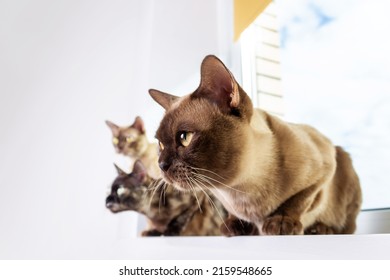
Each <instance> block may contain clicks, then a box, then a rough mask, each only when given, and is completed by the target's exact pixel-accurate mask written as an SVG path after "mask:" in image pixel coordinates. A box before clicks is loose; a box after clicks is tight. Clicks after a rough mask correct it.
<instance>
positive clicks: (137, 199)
mask: <svg viewBox="0 0 390 280" xmlns="http://www.w3.org/2000/svg"><path fill="white" fill-rule="evenodd" d="M115 168H116V170H117V172H118V176H117V177H116V178H115V180H114V182H113V183H112V185H111V191H110V194H109V195H108V196H107V198H106V207H107V208H108V209H109V210H111V212H113V213H117V212H121V211H126V210H133V211H137V212H139V211H140V210H142V209H143V206H144V204H145V203H144V202H143V198H144V196H145V194H146V192H147V191H148V187H147V182H146V181H147V175H146V169H145V167H144V165H143V164H142V162H141V161H140V160H137V161H136V162H135V163H134V167H133V171H132V172H131V173H130V174H126V172H124V171H123V170H121V169H120V168H119V167H118V166H116V165H115Z"/></svg>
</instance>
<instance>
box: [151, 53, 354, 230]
mask: <svg viewBox="0 0 390 280" xmlns="http://www.w3.org/2000/svg"><path fill="white" fill-rule="evenodd" d="M149 93H150V95H151V96H152V98H153V99H154V100H155V101H156V102H158V103H159V104H160V105H161V106H162V107H163V108H164V109H165V110H166V112H165V116H164V117H163V119H162V121H161V123H160V127H159V128H158V130H157V132H156V138H157V139H158V141H159V146H160V152H159V166H160V168H161V170H162V171H163V172H162V173H163V178H164V180H165V181H166V182H167V183H169V184H172V185H173V186H175V187H176V188H177V189H180V190H188V189H189V188H191V186H192V185H193V183H194V182H195V184H196V185H197V187H198V188H201V189H206V188H207V189H209V190H210V191H211V192H212V193H213V194H214V195H215V196H216V197H217V198H218V199H219V200H220V201H221V202H222V203H223V205H224V206H225V208H226V209H227V210H228V211H229V213H230V215H229V217H228V219H227V220H226V221H225V224H226V225H227V226H228V227H227V228H226V227H225V226H222V227H221V230H222V232H223V234H225V235H227V236H232V235H238V234H241V233H242V229H241V222H239V221H238V219H242V220H244V221H247V222H249V223H251V224H252V225H255V226H256V227H257V229H258V232H259V233H260V234H265V235H279V234H304V233H307V234H325V233H353V232H354V231H355V228H356V223H355V220H356V216H357V215H358V213H359V209H360V206H361V200H362V198H361V189H360V184H359V179H358V176H357V174H356V173H355V171H354V169H353V166H352V162H351V159H350V157H349V155H348V154H347V153H346V152H345V151H344V150H343V149H342V148H340V147H335V146H334V145H333V144H332V143H331V141H330V140H329V139H328V138H326V137H325V136H324V135H322V134H321V133H320V132H318V131H317V130H316V129H315V128H313V127H310V126H307V125H300V124H291V123H287V122H285V121H283V120H281V119H279V118H277V117H275V116H272V115H270V114H268V113H266V112H265V111H263V110H260V109H254V108H253V105H252V102H251V100H250V98H249V96H248V95H247V94H246V93H245V92H244V90H243V89H242V88H241V87H240V85H239V84H238V83H237V82H236V80H235V79H234V77H233V75H232V74H231V73H230V71H229V70H228V69H227V68H226V66H225V65H224V64H223V63H222V62H221V61H220V60H219V59H218V58H216V57H215V56H207V57H206V58H205V59H204V60H203V62H202V65H201V82H200V85H199V87H198V88H197V89H196V90H195V91H194V92H193V93H192V94H189V95H186V96H183V97H176V96H173V95H170V94H167V93H163V92H160V91H157V90H150V91H149ZM249 230H251V231H252V232H256V231H253V228H250V227H249Z"/></svg>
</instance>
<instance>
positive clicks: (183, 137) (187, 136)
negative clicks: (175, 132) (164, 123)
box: [180, 132, 194, 147]
mask: <svg viewBox="0 0 390 280" xmlns="http://www.w3.org/2000/svg"><path fill="white" fill-rule="evenodd" d="M193 136H194V133H193V132H181V133H180V142H181V144H182V145H183V146H184V147H187V146H188V145H189V144H190V143H191V140H192V137H193Z"/></svg>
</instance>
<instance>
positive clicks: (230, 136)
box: [149, 56, 253, 190]
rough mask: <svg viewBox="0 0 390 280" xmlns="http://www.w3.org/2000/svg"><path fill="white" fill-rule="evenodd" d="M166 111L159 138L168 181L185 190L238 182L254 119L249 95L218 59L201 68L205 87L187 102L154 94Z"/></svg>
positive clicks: (186, 100) (182, 99) (209, 57)
mask: <svg viewBox="0 0 390 280" xmlns="http://www.w3.org/2000/svg"><path fill="white" fill-rule="evenodd" d="M149 93H150V95H151V96H152V98H153V99H154V100H155V101H156V102H157V103H159V104H160V105H161V106H162V107H163V108H164V109H165V110H166V112H165V115H164V118H163V119H162V121H161V123H160V126H159V128H158V130H157V133H156V138H157V140H158V141H159V146H160V148H159V166H160V168H161V170H162V173H163V178H164V179H165V181H166V182H167V183H170V184H173V185H174V186H175V187H176V188H178V189H181V190H189V189H191V188H193V187H194V186H195V187H200V188H206V187H211V185H215V186H221V185H226V184H230V183H232V181H233V180H234V178H236V177H237V174H238V173H239V172H240V170H239V169H240V168H238V167H237V164H236V163H237V162H240V161H241V158H242V150H243V149H245V147H244V145H245V143H244V142H243V141H242V139H243V138H244V137H246V135H247V133H248V126H249V123H250V119H251V116H252V114H253V106H252V102H251V101H250V99H249V97H248V95H247V94H246V93H245V92H244V91H243V90H242V89H241V87H240V86H239V85H238V83H237V82H236V80H235V79H234V77H233V75H232V73H231V72H230V71H229V70H228V69H227V68H226V66H225V65H224V64H223V63H222V62H221V61H220V60H219V59H218V58H216V57H215V56H207V57H206V58H205V59H204V60H203V62H202V65H201V82H200V85H199V87H198V88H197V89H196V90H195V91H194V92H193V93H192V94H189V95H186V96H183V97H177V96H174V95H171V94H167V93H163V92H160V91H157V90H153V89H151V90H149Z"/></svg>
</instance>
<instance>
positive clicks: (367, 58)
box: [276, 0, 390, 208]
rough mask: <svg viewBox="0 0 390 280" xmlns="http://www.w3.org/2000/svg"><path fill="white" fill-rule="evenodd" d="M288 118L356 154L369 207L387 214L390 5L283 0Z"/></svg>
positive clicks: (280, 0)
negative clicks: (382, 209) (307, 124)
mask: <svg viewBox="0 0 390 280" xmlns="http://www.w3.org/2000/svg"><path fill="white" fill-rule="evenodd" d="M276 4H277V6H278V11H280V16H279V22H280V30H281V39H282V51H281V65H282V82H283V94H284V97H285V100H286V110H287V112H286V118H287V119H288V120H290V121H294V122H302V123H309V124H312V125H314V126H315V127H317V128H318V129H320V130H321V131H322V132H323V133H325V134H326V135H328V136H329V137H330V138H331V139H332V140H333V141H334V142H335V144H337V145H341V146H343V147H345V148H346V149H347V150H348V152H350V153H351V154H352V157H353V160H354V164H355V167H356V169H357V171H358V174H359V176H360V179H361V183H362V187H363V192H364V208H378V207H390V187H389V186H388V184H389V183H388V174H387V173H388V172H387V170H388V166H389V165H388V160H389V159H390V144H389V143H390V51H389V50H390V37H389V36H387V34H389V29H390V17H389V16H388V11H389V10H390V2H389V1H384V0H371V1H364V0H344V1H336V0H295V1H291V0H278V1H276Z"/></svg>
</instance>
